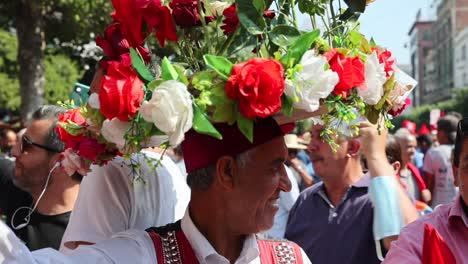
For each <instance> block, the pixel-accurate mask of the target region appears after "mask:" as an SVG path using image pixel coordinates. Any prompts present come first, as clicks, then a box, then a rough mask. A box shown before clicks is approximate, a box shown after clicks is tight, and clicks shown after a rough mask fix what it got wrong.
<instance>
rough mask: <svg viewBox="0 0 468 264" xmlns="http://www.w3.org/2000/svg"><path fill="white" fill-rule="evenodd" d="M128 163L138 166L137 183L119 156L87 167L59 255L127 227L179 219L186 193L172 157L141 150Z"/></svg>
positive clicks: (129, 166)
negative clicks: (100, 164)
mask: <svg viewBox="0 0 468 264" xmlns="http://www.w3.org/2000/svg"><path fill="white" fill-rule="evenodd" d="M131 159H132V160H133V163H137V164H138V166H140V169H139V172H138V177H140V179H141V180H140V181H135V180H134V179H132V177H131V175H132V165H131V163H130V160H126V159H124V158H122V157H116V158H114V159H113V160H112V161H110V162H109V163H108V164H106V165H105V166H97V165H93V166H92V167H91V172H89V173H88V174H87V176H86V177H85V178H84V179H83V182H82V183H81V188H80V193H79V195H78V199H77V200H76V203H75V207H74V208H73V211H72V214H71V216H70V222H69V223H68V227H67V229H66V231H65V234H64V235H63V239H62V243H61V247H60V251H62V252H70V250H74V249H76V248H77V247H78V246H79V245H90V244H95V243H98V242H101V241H104V240H106V239H108V238H110V237H112V235H114V234H117V233H119V232H121V231H125V230H127V229H139V230H145V229H146V228H148V227H150V226H155V225H157V226H163V225H166V224H169V223H172V222H174V221H177V220H179V219H180V218H182V216H183V215H184V213H185V210H186V207H187V204H188V201H189V199H190V189H189V188H188V186H187V184H186V183H185V177H184V176H182V174H181V173H180V172H179V168H178V167H177V166H176V165H175V164H174V162H173V161H172V160H171V158H170V157H168V156H166V157H162V156H161V154H159V153H157V152H155V151H148V150H144V151H142V152H140V153H138V154H134V155H133V156H132V157H131ZM160 159H161V160H160ZM159 161H160V164H159V165H158V167H156V168H153V166H154V165H155V164H156V163H158V162H159ZM133 165H135V164H133ZM132 181H135V182H132Z"/></svg>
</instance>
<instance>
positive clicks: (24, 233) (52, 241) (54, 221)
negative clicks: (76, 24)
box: [15, 210, 71, 250]
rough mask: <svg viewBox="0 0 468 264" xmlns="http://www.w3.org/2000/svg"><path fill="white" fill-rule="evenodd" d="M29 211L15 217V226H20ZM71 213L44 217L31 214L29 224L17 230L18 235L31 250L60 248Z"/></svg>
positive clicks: (35, 213)
mask: <svg viewBox="0 0 468 264" xmlns="http://www.w3.org/2000/svg"><path fill="white" fill-rule="evenodd" d="M27 212H28V211H27V210H22V211H21V212H19V213H18V215H17V216H15V225H19V224H21V223H24V221H23V222H21V220H23V219H24V217H25V216H26V215H25V214H27ZM70 214H71V212H66V213H63V214H58V215H43V214H40V213H38V212H34V213H32V214H31V220H30V222H29V224H28V225H27V226H26V227H24V228H22V229H19V230H15V233H16V235H17V236H18V237H19V238H20V239H21V240H23V241H24V242H25V244H26V246H27V247H28V248H29V249H30V250H36V249H41V248H46V247H51V248H55V249H59V248H60V241H62V237H63V233H64V232H65V229H66V228H67V224H68V220H69V219H70Z"/></svg>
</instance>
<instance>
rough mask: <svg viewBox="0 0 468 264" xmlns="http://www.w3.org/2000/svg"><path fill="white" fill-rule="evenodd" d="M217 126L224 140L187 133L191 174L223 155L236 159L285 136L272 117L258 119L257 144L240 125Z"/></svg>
mask: <svg viewBox="0 0 468 264" xmlns="http://www.w3.org/2000/svg"><path fill="white" fill-rule="evenodd" d="M214 126H215V127H216V129H217V130H218V131H219V132H220V133H221V135H222V136H223V139H222V140H219V139H216V138H214V137H212V136H208V135H205V134H200V133H197V132H196V131H195V130H193V129H191V130H189V131H188V132H187V133H185V139H184V141H182V145H181V146H182V152H183V154H184V162H185V168H186V170H187V173H191V172H193V171H196V170H198V169H202V168H206V167H208V166H210V165H213V164H215V163H216V161H217V160H218V159H219V158H221V157H222V156H236V155H238V154H241V153H243V152H245V151H247V150H249V149H251V148H254V147H256V146H259V145H262V144H264V143H266V142H268V141H270V140H272V139H274V138H276V137H280V136H283V135H284V132H283V130H282V128H281V127H280V126H279V125H278V123H276V121H275V120H274V119H273V118H271V117H269V118H257V119H256V120H255V123H254V130H253V135H254V136H253V143H251V142H250V141H249V140H248V139H247V138H246V137H245V136H244V135H243V134H242V132H241V131H240V130H239V128H238V127H237V126H236V125H228V124H226V123H219V124H215V125H214Z"/></svg>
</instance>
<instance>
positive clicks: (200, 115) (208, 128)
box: [193, 102, 223, 140]
mask: <svg viewBox="0 0 468 264" xmlns="http://www.w3.org/2000/svg"><path fill="white" fill-rule="evenodd" d="M193 129H195V131H197V132H198V133H200V134H205V135H209V136H212V137H215V138H217V139H219V140H221V139H223V136H222V135H221V133H219V131H218V130H217V129H216V128H215V127H214V126H213V124H211V122H210V120H208V117H207V116H206V115H205V113H204V112H203V110H201V109H200V107H198V105H197V104H196V103H195V102H194V103H193Z"/></svg>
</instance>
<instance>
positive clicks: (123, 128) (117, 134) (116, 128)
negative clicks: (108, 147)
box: [101, 118, 130, 150]
mask: <svg viewBox="0 0 468 264" xmlns="http://www.w3.org/2000/svg"><path fill="white" fill-rule="evenodd" d="M129 128H130V122H122V121H120V120H119V119H117V118H113V119H112V120H109V119H106V120H104V122H103V123H102V129H101V134H102V136H103V137H104V138H105V139H106V140H107V141H109V142H111V143H114V144H115V145H116V146H117V148H119V150H122V149H123V147H124V146H125V139H124V136H125V133H126V132H127V131H128V129H129Z"/></svg>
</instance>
